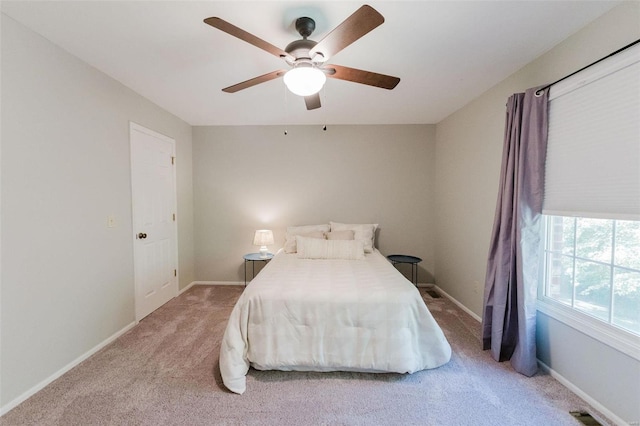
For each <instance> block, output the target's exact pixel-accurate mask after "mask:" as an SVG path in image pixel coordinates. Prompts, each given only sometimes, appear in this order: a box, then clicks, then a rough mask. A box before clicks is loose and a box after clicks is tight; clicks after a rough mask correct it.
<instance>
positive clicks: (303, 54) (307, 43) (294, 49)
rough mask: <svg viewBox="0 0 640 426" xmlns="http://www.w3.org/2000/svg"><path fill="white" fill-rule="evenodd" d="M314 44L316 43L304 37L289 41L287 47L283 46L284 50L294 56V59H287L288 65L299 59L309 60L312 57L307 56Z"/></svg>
mask: <svg viewBox="0 0 640 426" xmlns="http://www.w3.org/2000/svg"><path fill="white" fill-rule="evenodd" d="M316 44H318V43H317V42H315V41H313V40H309V39H306V38H305V39H302V40H296V41H292V42H291V43H289V44H288V45H287V47H285V49H284V51H285V52H287V53H288V54H289V55H291V56H293V57H294V58H296V60H295V61H291V62H289V61H287V62H288V63H289V65H293V64H295V63H296V62H297V61H298V60H299V59H303V60H304V59H306V60H309V61H311V59H312V58H310V57H309V51H310V50H311V49H313V47H314V46H315V45H316Z"/></svg>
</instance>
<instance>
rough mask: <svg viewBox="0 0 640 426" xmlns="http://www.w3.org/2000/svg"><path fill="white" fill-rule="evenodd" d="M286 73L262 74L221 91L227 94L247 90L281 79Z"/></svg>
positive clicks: (283, 71) (282, 71)
mask: <svg viewBox="0 0 640 426" xmlns="http://www.w3.org/2000/svg"><path fill="white" fill-rule="evenodd" d="M286 72H287V71H286V70H277V71H272V72H270V73H268V74H264V75H261V76H259V77H254V78H252V79H249V80H247V81H243V82H242V83H238V84H234V85H233V86H229V87H225V88H224V89H222V91H223V92H227V93H236V92H238V91H240V90H243V89H248V88H249V87H252V86H255V85H256V84H260V83H265V82H267V81H270V80H274V79H276V78H278V77H282V76H283V75H284V74H285V73H286Z"/></svg>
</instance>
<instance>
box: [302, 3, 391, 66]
mask: <svg viewBox="0 0 640 426" xmlns="http://www.w3.org/2000/svg"><path fill="white" fill-rule="evenodd" d="M383 22H384V17H383V16H382V15H380V13H378V11H377V10H375V9H374V8H372V7H371V6H369V5H366V4H365V5H364V6H362V7H360V9H358V10H356V11H355V12H354V13H353V15H351V16H349V17H348V18H347V19H345V20H344V21H343V22H342V23H341V24H340V25H338V26H337V27H336V28H335V29H334V30H333V31H331V32H330V33H329V34H327V35H326V36H325V37H324V38H323V39H322V40H320V41H319V42H318V44H316V45H315V46H314V47H313V48H312V49H311V50H310V51H309V57H310V58H312V59H313V57H314V56H315V55H316V54H317V53H320V54H322V56H323V57H324V58H323V61H327V60H328V59H329V58H330V57H332V56H333V55H335V54H336V53H338V52H340V51H341V50H342V49H344V48H345V47H347V46H349V45H350V44H351V43H353V42H354V41H356V40H358V39H359V38H360V37H362V36H363V35H365V34H367V33H368V32H369V31H371V30H373V29H374V28H376V27H377V26H379V25H381V24H382V23H383Z"/></svg>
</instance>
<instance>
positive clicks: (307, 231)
mask: <svg viewBox="0 0 640 426" xmlns="http://www.w3.org/2000/svg"><path fill="white" fill-rule="evenodd" d="M329 230H330V227H329V225H304V226H289V227H288V228H287V233H286V234H285V242H284V251H285V252H286V253H295V252H296V235H305V236H309V237H312V238H325V235H324V234H326V233H327V232H329ZM319 233H322V235H320V234H319Z"/></svg>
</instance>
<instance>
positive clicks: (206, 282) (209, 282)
mask: <svg viewBox="0 0 640 426" xmlns="http://www.w3.org/2000/svg"><path fill="white" fill-rule="evenodd" d="M249 282H250V281H247V284H249ZM191 285H244V281H194V282H192V283H191V284H190V286H191Z"/></svg>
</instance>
